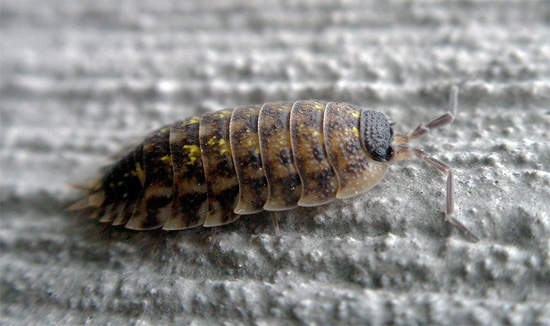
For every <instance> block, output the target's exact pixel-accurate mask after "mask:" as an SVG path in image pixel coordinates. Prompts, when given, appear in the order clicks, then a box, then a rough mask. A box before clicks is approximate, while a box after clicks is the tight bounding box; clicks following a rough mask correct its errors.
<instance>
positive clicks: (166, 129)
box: [160, 127, 172, 133]
mask: <svg viewBox="0 0 550 326" xmlns="http://www.w3.org/2000/svg"><path fill="white" fill-rule="evenodd" d="M171 129H172V128H171V127H166V128H163V129H161V130H160V132H161V133H165V132H169V131H170V130H171Z"/></svg>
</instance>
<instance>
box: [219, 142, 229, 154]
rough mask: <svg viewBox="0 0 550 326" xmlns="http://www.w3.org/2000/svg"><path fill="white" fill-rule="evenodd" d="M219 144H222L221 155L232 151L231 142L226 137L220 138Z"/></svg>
mask: <svg viewBox="0 0 550 326" xmlns="http://www.w3.org/2000/svg"><path fill="white" fill-rule="evenodd" d="M218 145H219V146H220V155H223V154H225V153H231V147H230V146H229V143H228V142H227V141H226V140H225V139H223V138H222V139H220V141H219V142H218Z"/></svg>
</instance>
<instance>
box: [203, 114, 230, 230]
mask: <svg viewBox="0 0 550 326" xmlns="http://www.w3.org/2000/svg"><path fill="white" fill-rule="evenodd" d="M231 113H232V110H222V111H217V112H210V113H205V114H204V115H203V116H202V120H201V123H200V127H199V142H200V149H201V153H202V161H203V166H204V175H205V178H206V186H207V189H208V215H207V216H206V220H205V221H204V224H203V225H204V226H217V225H223V224H227V223H231V222H233V221H235V220H236V219H238V218H239V215H238V214H235V212H234V209H235V207H236V205H237V200H238V196H239V180H238V178H237V173H236V172H235V165H234V163H233V156H232V155H231V146H230V144H229V140H230V138H229V122H230V120H231Z"/></svg>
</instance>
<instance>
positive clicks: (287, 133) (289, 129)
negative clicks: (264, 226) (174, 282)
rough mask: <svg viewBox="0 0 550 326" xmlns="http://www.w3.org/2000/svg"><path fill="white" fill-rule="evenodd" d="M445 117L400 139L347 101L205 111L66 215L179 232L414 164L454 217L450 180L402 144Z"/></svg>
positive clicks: (166, 131) (134, 154)
mask: <svg viewBox="0 0 550 326" xmlns="http://www.w3.org/2000/svg"><path fill="white" fill-rule="evenodd" d="M457 102H458V87H457V86H453V87H452V89H451V95H450V104H449V106H450V108H449V111H448V112H447V113H445V114H443V115H442V116H440V117H439V118H437V119H434V120H433V121H431V122H429V123H427V124H420V125H419V126H418V127H417V128H415V129H414V130H412V131H410V132H408V133H406V134H395V135H394V132H393V128H392V124H390V122H389V121H388V120H387V119H386V117H385V116H384V115H383V114H382V113H380V112H378V111H374V110H363V109H359V108H357V107H355V106H353V105H351V104H347V103H336V102H322V101H315V100H307V101H297V102H272V103H265V104H263V105H249V106H241V107H237V108H235V109H225V110H221V111H217V112H211V113H206V114H204V115H202V116H201V117H192V118H188V119H186V120H183V121H177V122H175V123H173V124H171V125H168V126H164V127H162V128H160V129H158V130H156V131H154V132H152V133H151V134H150V135H149V136H148V137H146V138H145V140H144V141H143V142H142V143H141V144H139V145H138V146H136V147H135V148H133V149H132V150H131V151H130V152H129V153H127V154H126V155H125V156H124V157H123V158H122V159H121V160H119V161H118V162H116V163H115V164H113V165H111V166H109V167H107V168H106V169H105V171H104V173H103V175H102V176H101V177H100V178H98V179H97V180H96V181H95V182H94V183H92V185H91V186H89V187H88V194H87V196H86V198H84V199H82V200H80V201H78V202H77V203H75V204H74V205H72V206H71V207H69V210H75V209H82V208H88V207H91V208H93V209H94V211H93V212H92V217H94V218H98V219H99V221H100V222H110V223H112V224H113V225H125V226H126V227H127V228H129V229H134V230H149V229H156V228H160V227H162V228H163V229H165V230H179V229H186V228H191V227H195V226H200V225H202V226H205V227H213V226H218V225H223V224H227V223H231V222H233V221H235V220H236V219H238V218H239V216H240V215H243V214H252V213H257V212H259V211H262V210H271V211H278V210H286V209H291V208H294V207H297V206H316V205H322V204H326V203H328V202H330V201H332V200H334V199H342V198H348V197H352V196H356V195H358V194H361V193H363V192H365V191H366V190H368V189H370V188H371V187H373V186H374V185H376V184H377V183H378V182H379V181H380V179H382V177H383V176H384V174H385V173H386V171H387V169H388V166H389V164H390V163H393V162H395V161H400V160H404V159H407V158H410V157H416V158H419V159H420V160H422V161H424V162H426V163H428V164H429V165H431V166H433V167H435V168H436V169H438V170H440V171H441V172H443V173H445V174H446V175H447V189H446V190H447V195H446V217H447V220H448V221H449V222H450V223H451V224H452V225H454V226H455V227H457V228H458V229H459V230H460V231H462V232H463V233H464V234H466V235H467V236H469V237H471V238H473V239H477V238H476V237H475V236H474V235H473V234H472V233H471V232H470V231H468V229H467V228H466V227H465V226H464V225H462V224H461V223H460V222H459V221H457V220H456V219H455V218H454V217H453V213H454V202H453V173H452V171H451V169H450V168H449V167H448V166H447V165H445V164H444V163H442V162H440V161H438V160H436V159H435V158H432V157H431V156H429V155H427V154H426V153H425V152H424V151H423V150H421V149H416V148H411V147H409V146H408V144H409V142H410V141H411V140H413V139H416V138H420V137H422V136H423V135H425V134H426V133H428V132H429V131H430V130H432V129H436V128H439V127H442V126H444V125H447V124H449V123H451V122H452V121H453V120H454V117H455V115H456V111H457Z"/></svg>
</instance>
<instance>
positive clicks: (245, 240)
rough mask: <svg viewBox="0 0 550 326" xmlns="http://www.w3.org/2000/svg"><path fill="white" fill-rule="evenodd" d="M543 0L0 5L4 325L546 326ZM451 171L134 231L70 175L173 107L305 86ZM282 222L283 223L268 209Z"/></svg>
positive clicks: (549, 169)
mask: <svg viewBox="0 0 550 326" xmlns="http://www.w3.org/2000/svg"><path fill="white" fill-rule="evenodd" d="M549 3H550V2H527V3H523V2H505V3H501V2H483V3H478V2H475V1H474V2H470V1H468V2H453V3H447V2H434V3H431V2H430V3H423V4H415V3H409V2H383V3H382V2H374V3H368V4H364V2H363V1H340V2H332V1H315V2H314V1H306V2H300V1H284V2H274V1H249V0H232V1H226V0H220V1H202V2H200V3H199V2H198V1H197V2H196V1H179V2H177V1H174V2H166V1H139V2H122V1H78V2H76V1H75V2H73V1H5V0H3V1H1V2H0V9H1V11H0V27H1V30H0V39H1V41H0V47H1V62H0V67H1V69H2V70H1V84H0V96H1V119H2V124H1V126H2V130H1V137H2V138H1V153H0V154H1V156H0V158H1V161H0V162H1V166H2V175H1V183H0V186H1V198H0V199H1V202H0V203H1V214H2V215H1V216H2V218H1V222H0V225H1V226H0V248H1V253H0V282H1V283H0V284H1V291H0V292H1V297H0V298H1V310H0V312H1V324H3V325H18V324H19V325H27V324H50V325H53V324H55V325H67V324H71V325H72V324H91V325H116V324H131V325H163V324H171V323H178V324H189V325H206V324H214V323H215V324H225V325H233V324H256V325H267V324H297V325H330V324H349V325H362V324H375V325H377V324H378V325H379V324H407V325H411V324H413V325H414V324H443V325H445V324H446V325H454V324H479V325H495V324H512V325H527V324H550V250H549V247H550V242H549V241H550V240H549V239H550V201H549V199H550V142H549V139H550V105H549V103H550V59H549V58H550V5H549ZM464 80H466V82H465V83H464V84H463V85H462V87H461V94H460V114H459V115H458V119H457V120H456V121H455V123H454V124H453V125H452V126H449V127H447V128H445V129H443V130H440V131H437V132H434V133H432V134H430V135H429V137H427V138H425V139H423V140H421V141H419V142H418V146H419V147H422V148H424V149H426V150H427V151H429V152H430V153H432V154H433V155H434V156H435V157H437V158H439V159H441V160H442V161H444V162H447V163H448V164H450V165H452V166H453V167H454V169H455V172H456V177H457V189H456V201H457V206H458V214H457V216H458V218H459V219H460V220H462V221H463V222H464V223H465V224H466V225H467V226H468V227H470V228H471V229H472V230H474V231H475V232H476V233H477V234H478V235H479V236H480V238H481V239H482V240H481V241H480V242H478V243H471V242H469V241H467V240H465V239H463V238H462V237H461V236H460V234H458V233H457V232H456V231H455V230H452V229H451V228H450V227H449V226H448V225H447V224H446V223H445V222H444V220H443V218H442V215H441V212H442V209H443V203H444V177H443V176H442V175H441V174H439V173H438V172H437V171H435V170H434V169H432V168H429V167H426V166H425V165H423V164H422V163H420V162H418V161H406V162H400V163H398V164H396V165H394V166H392V168H391V170H390V173H388V175H387V177H386V178H385V180H384V181H383V182H382V183H381V184H379V185H378V186H377V187H376V188H374V189H373V190H372V191H370V192H369V193H368V194H367V195H365V196H362V197H359V198H356V199H352V200H346V201H341V202H337V203H333V204H330V205H327V206H323V207H317V208H312V209H305V208H300V209H296V210H293V211H289V212H279V213H264V214H260V215H259V216H250V217H245V218H242V219H241V220H239V221H238V222H237V223H234V224H232V225H229V226H226V227H223V228H218V229H217V233H216V234H215V235H214V237H213V238H209V237H210V235H211V233H210V230H208V229H193V230H188V231H180V232H163V231H154V232H133V231H128V230H125V229H122V228H106V229H105V228H104V227H103V226H102V225H100V224H99V223H97V222H95V221H92V220H89V219H86V218H83V217H79V216H76V215H75V214H69V213H65V212H64V211H63V208H64V207H66V206H67V205H68V204H69V203H71V201H73V200H74V199H76V198H78V192H77V191H76V190H74V189H70V188H68V187H67V184H68V183H71V182H79V181H83V180H86V179H87V178H88V177H91V176H92V175H93V174H94V173H95V171H96V170H97V169H98V168H99V167H101V166H102V165H104V164H105V163H106V162H107V161H108V158H109V156H111V155H113V154H115V153H117V152H118V151H119V150H120V148H122V147H123V145H124V144H125V143H127V142H129V141H130V142H131V141H133V140H135V139H139V137H141V136H143V135H144V134H145V133H146V132H147V131H149V130H150V129H152V128H154V127H158V126H160V125H162V124H163V123H169V122H171V121H173V120H175V119H177V118H182V117H186V116H189V115H193V114H200V113H203V112H206V111H208V110H215V109H220V108H223V107H232V106H235V105H238V104H249V103H259V102H265V101H270V100H287V99H288V100H298V99H308V98H316V99H322V100H333V101H347V102H351V103H355V104H358V105H361V106H364V107H368V108H376V109H379V110H381V111H383V112H385V113H387V114H388V115H389V116H390V117H391V118H392V119H393V120H395V121H396V122H397V126H396V128H397V129H398V130H401V131H406V130H408V129H410V128H413V127H414V126H416V125H417V124H418V123H420V122H423V121H424V122H425V121H428V120H429V119H431V118H433V117H435V116H437V115H439V114H441V113H442V112H443V111H444V110H445V105H446V101H447V95H448V91H449V88H450V86H451V85H452V84H454V83H458V82H461V81H464ZM272 216H275V217H277V218H278V219H279V224H280V227H281V231H280V233H279V234H276V233H275V231H274V228H273V225H272V223H271V217H272Z"/></svg>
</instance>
